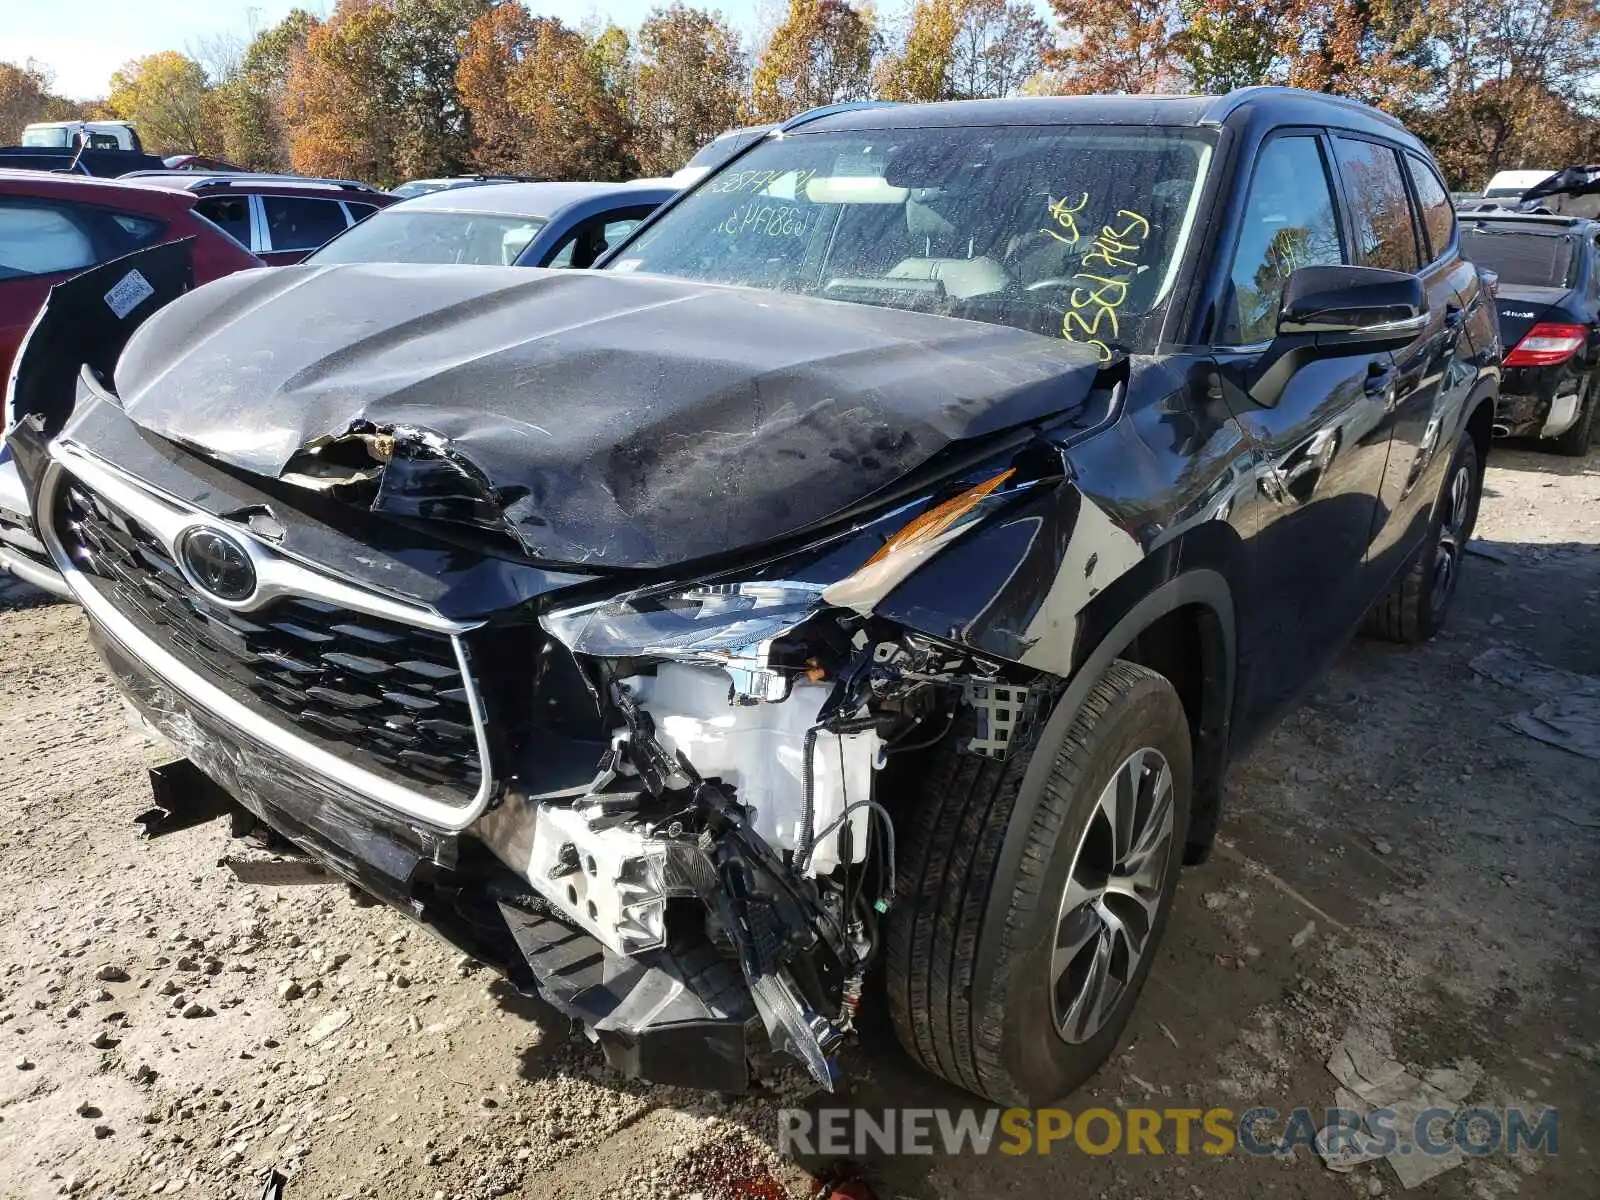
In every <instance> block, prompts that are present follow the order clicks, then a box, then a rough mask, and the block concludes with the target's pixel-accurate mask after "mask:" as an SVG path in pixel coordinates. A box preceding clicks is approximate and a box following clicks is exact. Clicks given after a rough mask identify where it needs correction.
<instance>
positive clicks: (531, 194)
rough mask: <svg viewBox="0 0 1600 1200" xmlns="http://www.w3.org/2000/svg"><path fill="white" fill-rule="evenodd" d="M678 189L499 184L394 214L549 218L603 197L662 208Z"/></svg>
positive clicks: (421, 200) (439, 196)
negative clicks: (579, 204)
mask: <svg viewBox="0 0 1600 1200" xmlns="http://www.w3.org/2000/svg"><path fill="white" fill-rule="evenodd" d="M676 192H677V189H676V188H675V187H673V186H671V185H670V184H662V183H660V182H658V181H655V180H639V181H635V182H631V183H497V184H495V185H494V186H493V187H468V188H452V189H449V190H447V191H438V192H428V193H426V194H425V195H421V196H412V197H410V198H409V199H406V200H402V201H400V202H399V203H398V204H395V205H392V206H391V208H390V211H393V212H402V211H403V212H458V213H499V214H502V215H507V216H519V217H549V216H552V215H554V214H555V213H557V212H559V211H560V210H561V209H563V208H566V207H567V206H568V205H571V204H577V203H580V202H581V201H584V200H590V199H594V198H596V197H600V196H609V195H617V196H618V197H619V198H626V197H628V196H630V195H634V196H637V197H638V199H639V201H640V203H643V204H660V203H662V202H664V201H665V200H666V199H667V198H668V197H669V196H672V195H674V194H676Z"/></svg>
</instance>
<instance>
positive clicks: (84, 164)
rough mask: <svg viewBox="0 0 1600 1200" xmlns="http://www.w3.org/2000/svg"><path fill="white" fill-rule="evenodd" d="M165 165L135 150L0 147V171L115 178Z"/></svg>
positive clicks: (162, 167)
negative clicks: (51, 172) (46, 172)
mask: <svg viewBox="0 0 1600 1200" xmlns="http://www.w3.org/2000/svg"><path fill="white" fill-rule="evenodd" d="M165 167H166V162H165V160H164V159H160V158H157V157H156V156H155V155H154V154H142V153H140V152H139V151H137V150H85V149H77V150H60V149H52V148H50V147H47V146H0V170H23V171H55V172H58V173H64V174H70V175H94V176H97V177H99V178H101V179H117V178H119V177H121V176H123V175H127V174H130V173H132V172H135V171H160V170H164V169H165Z"/></svg>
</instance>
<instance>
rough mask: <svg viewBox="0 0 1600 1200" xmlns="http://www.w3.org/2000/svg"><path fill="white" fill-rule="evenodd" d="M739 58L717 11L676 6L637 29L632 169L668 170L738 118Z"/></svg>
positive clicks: (653, 14) (741, 82) (654, 14)
mask: <svg viewBox="0 0 1600 1200" xmlns="http://www.w3.org/2000/svg"><path fill="white" fill-rule="evenodd" d="M744 80H745V62H744V55H743V53H742V52H741V50H740V48H739V36H738V34H736V33H734V31H733V29H732V28H731V27H730V26H729V25H728V23H727V22H726V21H725V20H723V19H722V18H721V17H720V16H714V15H712V14H711V13H708V12H706V11H704V10H703V9H698V8H688V7H686V6H684V5H683V4H681V3H675V4H673V5H671V6H670V7H668V8H656V9H652V10H651V12H650V15H649V16H648V17H646V18H645V22H644V24H643V25H641V26H640V28H639V64H638V71H637V76H636V78H635V80H634V96H633V118H634V122H635V126H636V132H635V138H636V142H635V146H636V151H637V155H638V159H639V169H640V170H641V171H643V172H644V173H645V174H647V175H667V174H670V173H671V172H673V171H675V170H677V168H679V167H681V166H682V165H683V164H684V162H685V161H687V160H688V159H689V158H690V157H691V156H692V155H693V154H694V152H695V151H696V150H698V149H699V148H700V147H701V146H702V145H704V144H705V143H706V142H708V141H710V140H711V139H712V138H714V137H716V136H717V134H719V133H722V132H723V131H725V130H727V129H730V128H732V127H733V126H734V125H736V124H738V120H739V98H740V94H741V92H742V91H743V89H744Z"/></svg>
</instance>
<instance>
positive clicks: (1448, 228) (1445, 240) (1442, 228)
mask: <svg viewBox="0 0 1600 1200" xmlns="http://www.w3.org/2000/svg"><path fill="white" fill-rule="evenodd" d="M1406 167H1407V169H1408V170H1410V172H1411V182H1412V185H1413V186H1414V187H1415V188H1416V189H1417V204H1418V206H1419V207H1420V209H1421V216H1422V229H1423V232H1424V233H1425V234H1426V235H1427V238H1428V251H1429V253H1428V261H1429V262H1437V261H1438V260H1439V259H1440V258H1442V257H1444V252H1445V248H1446V247H1447V246H1449V245H1450V237H1451V235H1452V234H1454V233H1455V229H1456V213H1455V206H1454V205H1453V204H1451V203H1450V193H1449V192H1448V191H1447V190H1446V189H1445V186H1444V184H1443V183H1442V182H1440V179H1439V176H1438V175H1437V174H1435V173H1434V170H1433V168H1432V167H1430V166H1429V165H1428V164H1427V163H1425V162H1423V161H1422V160H1421V159H1420V158H1418V157H1417V156H1416V155H1415V154H1407V155H1406Z"/></svg>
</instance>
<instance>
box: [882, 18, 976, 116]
mask: <svg viewBox="0 0 1600 1200" xmlns="http://www.w3.org/2000/svg"><path fill="white" fill-rule="evenodd" d="M960 7H961V6H960V4H959V0H915V3H913V4H912V6H911V18H910V23H909V25H908V27H907V29H906V37H905V44H904V45H903V46H901V47H900V49H899V51H898V52H897V53H891V54H887V55H885V56H884V59H883V61H882V62H881V63H880V64H879V65H878V87H877V91H878V95H879V96H880V97H881V98H882V99H884V100H912V101H918V100H920V101H928V100H948V99H950V98H951V96H952V94H953V86H952V85H953V82H954V80H953V78H952V76H953V75H954V69H955V53H956V36H957V34H958V32H959V28H958V23H959V22H960V19H961V15H962V14H961V13H960V12H959V11H958V9H959V8H960Z"/></svg>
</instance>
